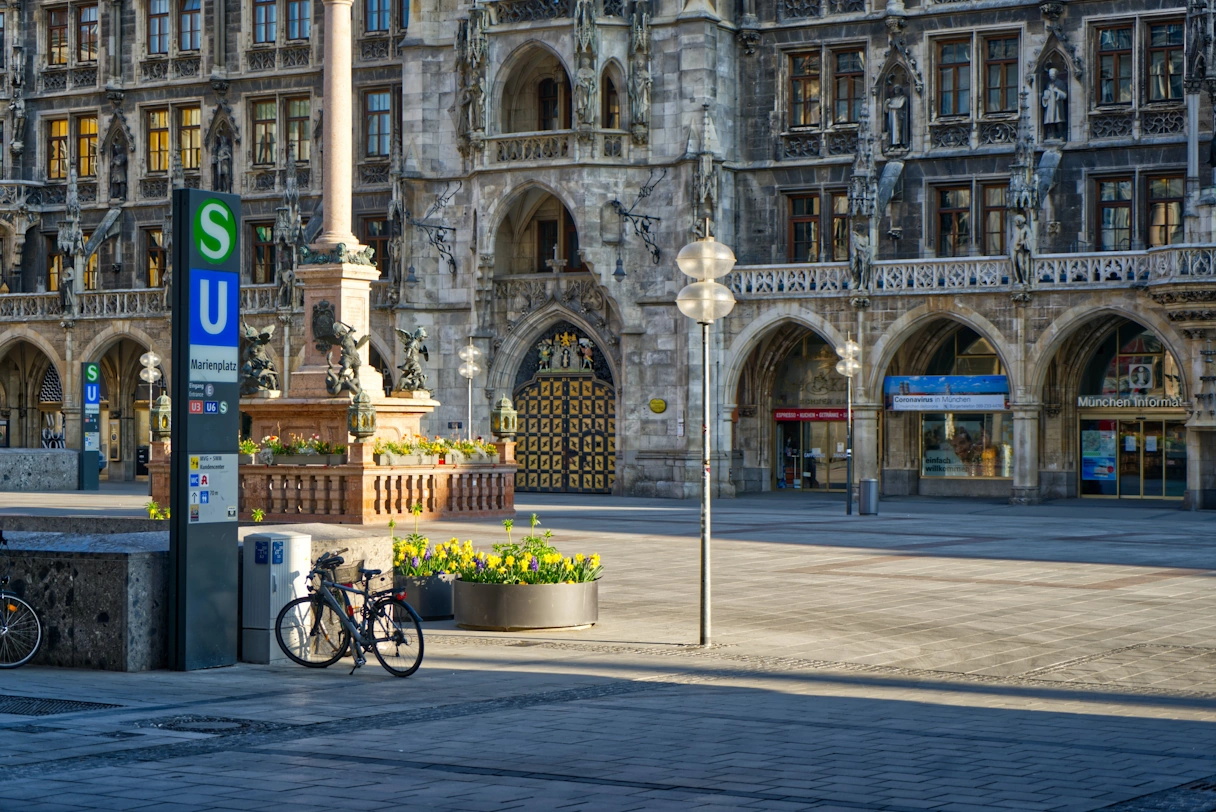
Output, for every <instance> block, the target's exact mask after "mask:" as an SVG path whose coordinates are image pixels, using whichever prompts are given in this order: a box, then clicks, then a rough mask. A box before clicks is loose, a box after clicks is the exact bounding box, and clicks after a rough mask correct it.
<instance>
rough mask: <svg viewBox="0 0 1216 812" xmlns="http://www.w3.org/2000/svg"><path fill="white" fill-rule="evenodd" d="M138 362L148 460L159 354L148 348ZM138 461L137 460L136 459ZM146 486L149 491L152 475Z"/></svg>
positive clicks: (158, 374) (158, 375)
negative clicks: (145, 411) (145, 398)
mask: <svg viewBox="0 0 1216 812" xmlns="http://www.w3.org/2000/svg"><path fill="white" fill-rule="evenodd" d="M139 363H140V365H141V366H142V367H143V369H141V370H140V371H139V379H140V380H141V381H143V382H144V383H146V384H147V385H148V460H149V461H151V459H152V429H153V427H152V387H153V386H155V385H156V382H157V381H159V380H160V378H161V373H160V370H159V369H157V367H159V366H160V356H159V355H157V354H156V353H154V352H152V351H151V350H149V351H148V352H145V353H144V354H143V355H141V356H139ZM136 462H138V460H136ZM148 488H149V492H151V488H152V477H148Z"/></svg>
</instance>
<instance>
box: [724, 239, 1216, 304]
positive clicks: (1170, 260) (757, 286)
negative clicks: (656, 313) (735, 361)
mask: <svg viewBox="0 0 1216 812" xmlns="http://www.w3.org/2000/svg"><path fill="white" fill-rule="evenodd" d="M1011 271H1012V266H1011V264H1010V261H1009V258H1008V257H950V258H941V259H915V260H882V261H879V262H875V263H874V265H873V275H874V285H873V290H872V291H871V294H872V295H879V296H881V295H883V294H908V293H945V292H951V293H965V292H975V293H982V292H990V291H997V290H1002V289H1008V288H1009V287H1010V275H1011ZM1208 279H1212V280H1216V248H1212V247H1204V246H1178V247H1172V248H1157V249H1151V250H1148V251H1123V252H1116V251H1101V252H1093V253H1084V254H1043V255H1040V256H1037V257H1035V258H1034V282H1033V286H1032V287H1033V288H1034V289H1035V290H1043V291H1048V290H1075V289H1102V288H1120V287H1131V286H1133V285H1149V284H1153V283H1167V282H1188V281H1193V280H1208ZM724 282H725V284H726V285H727V286H728V287H729V288H730V289H731V291H732V292H733V293H734V294H735V296H736V297H738V298H741V299H747V298H786V297H830V296H840V295H844V294H847V292H848V290H849V288H850V285H849V267H848V264H847V263H844V262H829V263H804V264H783V265H739V266H736V268H735V270H734V271H732V272H731V273H730V274H729V275H728V276H727V277H726V279H725V280H724Z"/></svg>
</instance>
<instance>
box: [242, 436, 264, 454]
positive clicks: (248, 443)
mask: <svg viewBox="0 0 1216 812" xmlns="http://www.w3.org/2000/svg"><path fill="white" fill-rule="evenodd" d="M237 450H238V451H240V452H241V453H242V454H249V455H251V456H252V455H254V454H256V453H258V452H259V451H261V450H262V449H261V448H260V447H259V446H258V444H257V443H255V442H254V441H253V440H248V439H246V440H241V442H240V443H239V444H238V445H237Z"/></svg>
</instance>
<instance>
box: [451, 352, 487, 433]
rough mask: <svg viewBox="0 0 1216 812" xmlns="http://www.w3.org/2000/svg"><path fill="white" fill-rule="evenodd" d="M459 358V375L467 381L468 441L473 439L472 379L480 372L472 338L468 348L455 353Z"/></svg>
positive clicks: (477, 354) (478, 353) (477, 353)
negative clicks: (461, 362) (460, 362)
mask: <svg viewBox="0 0 1216 812" xmlns="http://www.w3.org/2000/svg"><path fill="white" fill-rule="evenodd" d="M456 354H457V355H459V356H460V360H461V361H464V363H463V364H461V365H460V374H461V375H463V376H464V377H466V378H468V379H469V439H470V440H472V439H473V379H474V378H476V377H477V373H479V372H481V366H480V365H479V364H478V363H477V359H478V358H480V357H481V350H479V349H477V348H476V347H474V346H473V338H472V336H470V337H469V343H468V346H465V347H461V348H460V352H458V353H456Z"/></svg>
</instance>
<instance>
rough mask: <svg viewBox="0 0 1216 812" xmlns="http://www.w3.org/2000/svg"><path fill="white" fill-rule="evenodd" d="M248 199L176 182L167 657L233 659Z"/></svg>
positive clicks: (186, 662)
mask: <svg viewBox="0 0 1216 812" xmlns="http://www.w3.org/2000/svg"><path fill="white" fill-rule="evenodd" d="M240 219H241V199H240V198H239V197H237V196H235V195H224V194H217V193H215V192H204V191H200V190H197V189H174V190H173V370H174V375H173V430H172V432H173V433H172V440H173V442H172V456H171V466H170V484H169V492H170V498H169V502H170V508H171V510H170V517H171V518H170V534H169V567H170V581H169V590H170V592H169V619H170V623H169V665H170V667H171V668H175V669H178V670H182V671H189V670H193V669H196V668H211V667H214V666H218V665H231V664H233V663H235V662H236V638H237V616H236V606H237V493H238V490H239V488H238V479H237V478H238V474H237V441H238V439H239V437H238V433H239V431H240V388H239V382H238V371H239V367H240V363H239V361H238V353H239V342H240V338H239V336H240V333H239V330H238V323H239V322H240V298H241V276H240V268H241V263H240V256H241V253H240V240H239V236H238V235H239V233H240V229H239V224H240Z"/></svg>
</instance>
